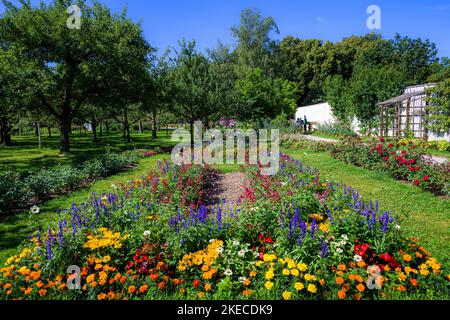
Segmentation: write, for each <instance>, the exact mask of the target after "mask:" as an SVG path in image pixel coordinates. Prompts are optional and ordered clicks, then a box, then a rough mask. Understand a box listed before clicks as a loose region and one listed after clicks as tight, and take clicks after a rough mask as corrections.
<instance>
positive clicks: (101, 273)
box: [98, 271, 108, 280]
mask: <svg viewBox="0 0 450 320" xmlns="http://www.w3.org/2000/svg"><path fill="white" fill-rule="evenodd" d="M98 276H99V277H100V279H102V280H105V279H107V278H108V274H107V273H106V272H105V271H100V272H99V274H98Z"/></svg>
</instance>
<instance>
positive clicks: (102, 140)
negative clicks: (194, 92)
mask: <svg viewBox="0 0 450 320" xmlns="http://www.w3.org/2000/svg"><path fill="white" fill-rule="evenodd" d="M170 134H171V132H170V131H169V135H167V133H166V131H165V130H164V131H159V132H158V136H157V139H152V138H151V134H150V132H148V133H145V134H139V133H132V135H131V138H132V141H131V143H126V142H125V140H124V139H123V138H122V134H121V133H120V132H114V133H110V134H104V135H102V136H98V138H99V141H98V143H93V142H92V135H91V134H90V133H88V134H87V135H79V134H73V135H72V136H71V152H70V153H69V154H67V155H66V156H64V157H61V156H60V155H59V137H56V136H53V137H52V138H48V137H46V136H44V137H42V147H41V149H39V148H38V144H37V141H36V138H35V137H34V136H31V135H28V136H13V145H12V146H10V147H5V146H0V171H2V170H6V169H8V168H15V169H18V170H30V169H40V168H43V167H45V168H51V167H54V166H57V165H60V164H72V163H74V162H79V161H81V160H83V159H86V158H89V157H94V156H98V155H100V154H102V153H106V152H107V151H111V152H120V151H126V150H133V149H153V148H156V147H161V146H170V145H172V144H173V142H171V141H170Z"/></svg>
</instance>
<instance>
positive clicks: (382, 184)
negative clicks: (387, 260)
mask: <svg viewBox="0 0 450 320" xmlns="http://www.w3.org/2000/svg"><path fill="white" fill-rule="evenodd" d="M284 152H285V153H287V154H289V155H290V156H292V157H293V158H295V159H297V160H300V161H302V162H304V164H305V165H309V166H311V167H317V168H318V169H319V170H320V172H321V176H322V178H324V179H327V180H329V181H334V182H345V183H346V184H347V186H352V187H354V188H355V189H358V190H359V191H360V192H361V194H362V196H363V198H364V199H366V200H368V201H369V200H379V201H380V207H381V208H382V209H384V210H389V211H392V212H393V213H395V214H398V215H399V217H400V219H401V220H402V221H401V226H402V228H403V229H402V230H403V231H404V232H405V233H406V234H407V235H408V236H410V237H415V238H418V239H419V242H420V243H421V244H422V245H423V246H424V248H426V249H427V250H429V251H430V253H432V255H433V256H435V257H436V258H438V259H439V260H440V261H441V262H442V263H446V264H447V263H448V254H449V249H450V233H449V230H450V200H449V199H445V198H442V197H436V196H434V195H433V194H431V193H428V192H423V191H422V190H421V189H419V188H417V187H415V186H413V185H410V184H406V183H403V182H399V181H396V180H394V179H393V178H391V177H389V176H387V175H384V174H381V173H377V172H371V171H369V170H366V169H364V168H360V167H356V166H353V165H349V164H345V163H343V162H341V161H338V160H336V159H334V158H332V157H331V156H330V155H329V154H327V153H324V152H313V151H310V150H302V149H292V150H284Z"/></svg>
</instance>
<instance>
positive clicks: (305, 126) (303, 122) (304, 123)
mask: <svg viewBox="0 0 450 320" xmlns="http://www.w3.org/2000/svg"><path fill="white" fill-rule="evenodd" d="M308 124H309V122H308V119H307V118H306V115H305V116H304V117H303V119H302V118H298V119H297V126H298V127H299V128H300V130H301V129H302V128H303V130H304V131H305V134H307V133H308Z"/></svg>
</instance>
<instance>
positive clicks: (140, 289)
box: [139, 284, 148, 293]
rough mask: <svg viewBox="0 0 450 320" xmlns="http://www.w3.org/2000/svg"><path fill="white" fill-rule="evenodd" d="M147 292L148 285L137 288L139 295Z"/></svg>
mask: <svg viewBox="0 0 450 320" xmlns="http://www.w3.org/2000/svg"><path fill="white" fill-rule="evenodd" d="M147 290H148V285H146V284H144V285H142V286H140V288H139V292H140V293H146V292H147Z"/></svg>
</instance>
